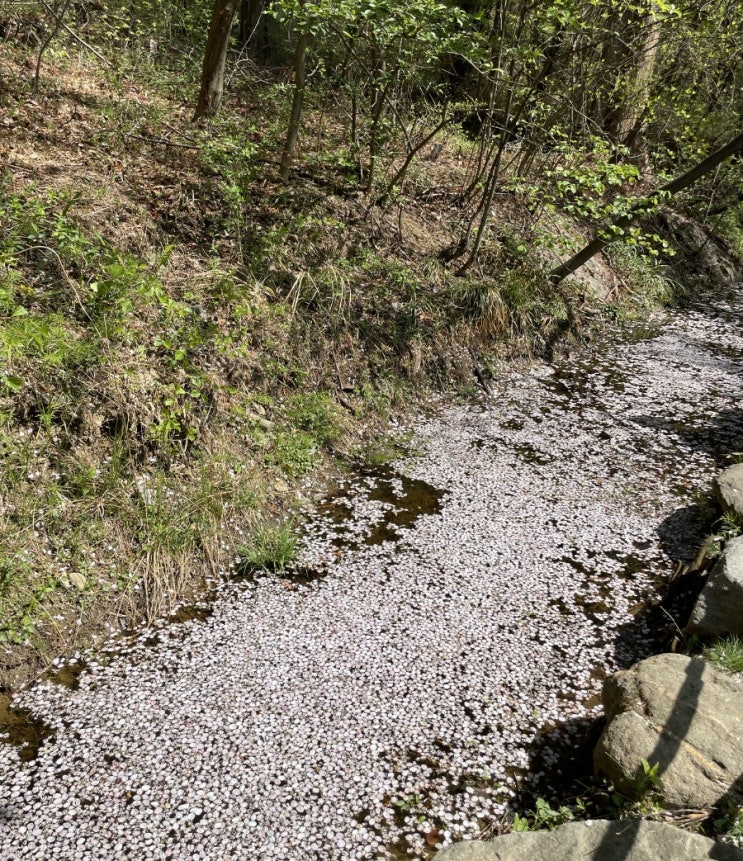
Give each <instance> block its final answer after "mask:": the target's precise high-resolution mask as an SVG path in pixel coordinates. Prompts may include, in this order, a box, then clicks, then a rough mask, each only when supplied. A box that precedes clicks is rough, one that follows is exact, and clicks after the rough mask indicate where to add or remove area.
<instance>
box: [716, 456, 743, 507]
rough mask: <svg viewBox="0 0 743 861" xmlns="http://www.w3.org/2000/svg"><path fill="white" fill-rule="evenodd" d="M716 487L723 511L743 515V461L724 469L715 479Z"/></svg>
mask: <svg viewBox="0 0 743 861" xmlns="http://www.w3.org/2000/svg"><path fill="white" fill-rule="evenodd" d="M714 489H715V495H716V496H717V499H718V500H719V502H720V505H721V506H722V510H723V511H725V512H731V513H732V514H737V515H738V516H739V517H743V463H736V464H734V465H733V466H729V467H728V468H727V469H723V471H722V472H721V473H720V474H719V475H718V476H717V478H715V480H714Z"/></svg>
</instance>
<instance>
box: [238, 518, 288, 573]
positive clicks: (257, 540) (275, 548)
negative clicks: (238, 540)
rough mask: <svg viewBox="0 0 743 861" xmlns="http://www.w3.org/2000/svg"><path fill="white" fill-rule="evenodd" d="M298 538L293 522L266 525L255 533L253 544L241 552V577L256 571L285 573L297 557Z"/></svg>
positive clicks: (239, 571)
mask: <svg viewBox="0 0 743 861" xmlns="http://www.w3.org/2000/svg"><path fill="white" fill-rule="evenodd" d="M297 549H298V538H297V534H296V532H295V529H294V524H293V523H292V522H291V521H287V522H285V523H282V524H279V525H278V526H277V525H275V524H272V523H265V524H263V525H261V526H259V527H258V528H256V529H255V531H254V532H253V537H252V541H251V543H250V544H249V545H248V546H246V547H242V548H240V550H239V556H240V564H239V566H238V569H237V573H238V575H239V576H245V575H248V574H253V573H255V572H256V571H270V572H272V573H277V572H280V571H283V570H284V569H285V568H286V567H287V565H289V564H290V563H291V562H293V561H294V559H295V558H296V556H297Z"/></svg>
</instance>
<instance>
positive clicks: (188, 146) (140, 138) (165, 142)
mask: <svg viewBox="0 0 743 861" xmlns="http://www.w3.org/2000/svg"><path fill="white" fill-rule="evenodd" d="M125 137H126V139H127V140H130V139H131V138H134V140H137V141H144V142H145V143H154V144H162V145H163V146H174V147H178V148H179V149H201V145H200V144H184V143H175V141H169V140H167V139H166V138H146V137H143V136H142V135H132V134H128V135H126V136H125Z"/></svg>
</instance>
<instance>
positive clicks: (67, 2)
mask: <svg viewBox="0 0 743 861" xmlns="http://www.w3.org/2000/svg"><path fill="white" fill-rule="evenodd" d="M41 2H42V4H43V5H44V7H45V8H46V10H47V12H48V13H49V14H50V15H51V16H52V18H54V27H53V28H52V30H51V32H50V33H49V35H48V36H47V38H46V40H45V41H44V42H43V43H42V45H41V47H40V48H39V56H38V57H37V58H36V70H35V71H34V92H35V93H38V91H39V75H40V74H41V61H42V59H43V57H44V53H45V52H46V49H47V48H48V47H49V46H50V45H51V44H52V41H53V39H54V37H55V36H56V35H57V33H59V28H60V27H62V26H64V22H63V21H62V19H63V18H64V16H65V13H66V12H67V9H68V8H69V5H70V2H71V0H65V4H64V6H63V7H62V11H61V12H60V13H59V15H57V13H56V12H55V11H54V10H53V9H52V8H51V7H50V6H49V5H48V4H47V3H46V2H45V0H41Z"/></svg>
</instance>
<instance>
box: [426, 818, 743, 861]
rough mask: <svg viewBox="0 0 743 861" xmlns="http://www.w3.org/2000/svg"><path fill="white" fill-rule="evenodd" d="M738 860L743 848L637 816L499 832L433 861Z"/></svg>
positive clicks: (458, 845) (459, 845)
mask: <svg viewBox="0 0 743 861" xmlns="http://www.w3.org/2000/svg"><path fill="white" fill-rule="evenodd" d="M576 858H586V859H588V858H593V859H596V861H659V859H662V858H668V859H673V861H698V859H702V858H716V859H719V861H743V851H741V850H740V849H736V848H735V847H734V846H729V845H725V844H724V843H715V841H714V840H710V839H709V838H707V837H700V836H699V835H698V834H689V833H688V832H686V831H682V830H681V829H680V828H675V827H674V826H673V825H664V824H663V823H661V822H644V821H642V820H633V821H627V820H624V821H621V822H607V821H604V820H594V821H588V822H568V823H566V824H565V825H562V826H560V828H558V829H557V830H556V831H531V832H526V833H519V834H516V833H511V834H504V835H503V836H502V837H496V838H495V839H494V840H489V841H488V842H487V843H484V842H482V841H479V840H478V841H470V842H465V843H456V844H455V845H454V846H449V847H448V848H446V849H443V850H442V851H441V852H439V853H438V855H436V861H575V859H576Z"/></svg>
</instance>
